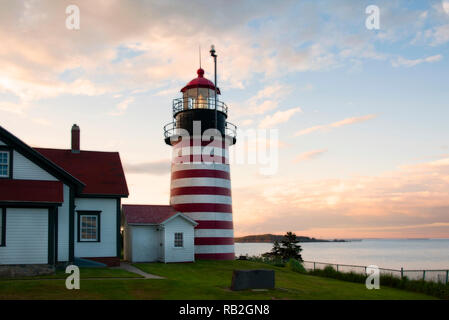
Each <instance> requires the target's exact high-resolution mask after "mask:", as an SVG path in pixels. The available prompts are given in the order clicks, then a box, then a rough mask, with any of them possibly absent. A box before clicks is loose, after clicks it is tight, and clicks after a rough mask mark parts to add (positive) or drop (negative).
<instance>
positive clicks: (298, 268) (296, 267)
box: [285, 259, 307, 274]
mask: <svg viewBox="0 0 449 320" xmlns="http://www.w3.org/2000/svg"><path fill="white" fill-rule="evenodd" d="M285 266H286V267H287V268H288V269H289V270H291V271H293V272H298V273H303V274H304V273H307V270H306V268H304V266H303V265H302V263H301V262H299V261H298V260H296V259H290V260H288V262H287V263H286V265H285Z"/></svg>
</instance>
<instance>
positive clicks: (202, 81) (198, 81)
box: [181, 68, 220, 94]
mask: <svg viewBox="0 0 449 320" xmlns="http://www.w3.org/2000/svg"><path fill="white" fill-rule="evenodd" d="M196 73H197V74H198V77H197V78H195V79H193V80H192V81H190V82H189V83H188V84H187V85H186V86H185V87H184V88H182V89H181V92H184V91H186V90H187V89H192V88H209V89H212V90H215V85H214V83H213V82H212V81H210V80H208V79H206V78H204V70H203V69H201V68H199V69H198V71H197V72H196ZM217 94H220V89H219V88H217Z"/></svg>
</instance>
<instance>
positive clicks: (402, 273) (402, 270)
mask: <svg viewBox="0 0 449 320" xmlns="http://www.w3.org/2000/svg"><path fill="white" fill-rule="evenodd" d="M402 278H404V268H403V267H401V279H402Z"/></svg>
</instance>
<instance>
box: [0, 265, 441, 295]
mask: <svg viewBox="0 0 449 320" xmlns="http://www.w3.org/2000/svg"><path fill="white" fill-rule="evenodd" d="M135 266H137V267H138V268H140V269H142V270H144V271H146V272H149V273H153V274H156V275H160V276H163V277H166V279H163V280H150V279H148V280H144V279H127V280H122V279H120V280H119V279H107V277H108V276H109V277H117V272H120V273H121V271H122V270H117V269H108V268H105V269H98V268H83V269H81V289H80V290H67V289H66V288H65V280H64V279H51V280H44V279H38V280H0V299H433V298H432V297H430V296H426V295H423V294H419V293H413V292H407V291H402V290H398V289H392V288H387V287H382V284H381V289H380V290H367V289H366V288H365V286H364V285H363V284H358V283H351V282H344V281H339V280H335V279H329V278H321V277H317V276H310V275H303V274H298V273H295V272H292V271H290V270H288V269H287V268H282V267H273V266H270V265H267V264H262V263H256V262H250V261H197V262H196V263H182V264H162V263H149V264H136V265H135ZM256 268H257V269H273V270H275V271H276V289H275V290H268V291H256V292H254V291H250V290H247V291H239V292H233V291H231V290H229V286H230V284H231V276H232V270H234V269H256ZM123 272H126V271H123ZM58 276H59V277H60V276H62V274H57V275H55V277H58ZM122 276H124V275H122ZM126 276H127V277H128V276H129V275H126ZM88 277H91V278H100V277H105V279H102V280H88V279H86V278H88ZM120 277H121V276H120ZM62 278H64V277H62ZM83 278H84V279H85V280H84V281H83Z"/></svg>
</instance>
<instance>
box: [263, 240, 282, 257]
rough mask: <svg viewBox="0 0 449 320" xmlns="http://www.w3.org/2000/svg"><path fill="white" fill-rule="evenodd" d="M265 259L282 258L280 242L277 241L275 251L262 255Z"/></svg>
mask: <svg viewBox="0 0 449 320" xmlns="http://www.w3.org/2000/svg"><path fill="white" fill-rule="evenodd" d="M262 256H263V257H267V258H279V257H281V246H280V245H279V241H277V240H275V241H274V244H273V249H271V251H270V252H266V253H264V254H262Z"/></svg>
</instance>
